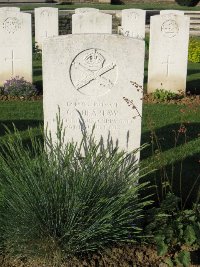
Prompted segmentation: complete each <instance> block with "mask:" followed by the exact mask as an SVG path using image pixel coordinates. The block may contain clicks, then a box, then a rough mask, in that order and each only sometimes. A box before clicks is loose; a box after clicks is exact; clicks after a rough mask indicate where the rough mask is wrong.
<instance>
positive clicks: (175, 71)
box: [148, 14, 189, 93]
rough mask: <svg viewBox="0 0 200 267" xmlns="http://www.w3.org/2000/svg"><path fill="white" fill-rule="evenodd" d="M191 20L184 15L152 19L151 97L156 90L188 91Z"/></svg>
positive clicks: (159, 16)
mask: <svg viewBox="0 0 200 267" xmlns="http://www.w3.org/2000/svg"><path fill="white" fill-rule="evenodd" d="M188 41H189V18H187V17H184V16H182V15H172V14H169V15H158V16H153V17H151V27H150V46H149V66H148V93H151V92H153V91H155V90H156V89H165V90H170V91H172V92H175V93H180V91H183V92H185V90H186V76H187V55H188Z"/></svg>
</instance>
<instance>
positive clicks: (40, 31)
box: [35, 7, 58, 49]
mask: <svg viewBox="0 0 200 267" xmlns="http://www.w3.org/2000/svg"><path fill="white" fill-rule="evenodd" d="M53 36H58V8H53V7H39V8H35V41H36V42H37V45H38V47H39V48H40V49H41V48H42V43H43V41H44V39H45V38H47V37H53Z"/></svg>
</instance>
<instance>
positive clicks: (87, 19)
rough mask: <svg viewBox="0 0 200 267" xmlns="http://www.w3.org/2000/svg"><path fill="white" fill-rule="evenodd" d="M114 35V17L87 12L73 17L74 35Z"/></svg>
mask: <svg viewBox="0 0 200 267" xmlns="http://www.w3.org/2000/svg"><path fill="white" fill-rule="evenodd" d="M75 33H112V15H109V14H104V13H101V12H86V13H79V14H74V15H72V34H75Z"/></svg>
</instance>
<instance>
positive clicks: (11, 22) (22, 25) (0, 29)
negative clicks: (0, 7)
mask: <svg viewBox="0 0 200 267" xmlns="http://www.w3.org/2000/svg"><path fill="white" fill-rule="evenodd" d="M0 36H1V38H0V85H3V84H4V82H5V80H7V79H10V78H12V77H15V76H19V77H24V78H25V80H27V81H30V82H31V81H32V34H31V15H30V14H26V13H22V12H18V11H17V12H13V11H9V12H0Z"/></svg>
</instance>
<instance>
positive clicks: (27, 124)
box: [0, 120, 43, 136]
mask: <svg viewBox="0 0 200 267" xmlns="http://www.w3.org/2000/svg"><path fill="white" fill-rule="evenodd" d="M13 124H14V125H15V127H16V129H17V130H18V131H25V130H28V129H29V128H38V127H40V126H41V125H42V124H43V121H42V120H14V121H3V122H1V123H0V136H4V135H5V134H6V133H7V130H6V129H5V126H6V127H7V128H8V129H9V130H10V131H11V133H14V127H13Z"/></svg>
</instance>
